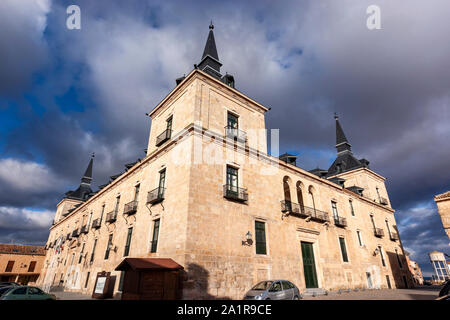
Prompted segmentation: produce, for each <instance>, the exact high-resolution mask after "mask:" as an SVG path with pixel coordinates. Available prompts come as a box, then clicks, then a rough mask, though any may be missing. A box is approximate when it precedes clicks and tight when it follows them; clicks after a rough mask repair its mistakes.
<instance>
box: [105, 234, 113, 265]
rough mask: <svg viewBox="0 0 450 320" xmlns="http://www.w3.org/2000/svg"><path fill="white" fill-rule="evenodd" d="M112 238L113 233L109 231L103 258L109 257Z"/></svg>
mask: <svg viewBox="0 0 450 320" xmlns="http://www.w3.org/2000/svg"><path fill="white" fill-rule="evenodd" d="M112 238H113V234H112V233H111V234H110V235H109V239H108V244H107V245H106V252H105V260H107V259H108V258H109V252H110V251H111V247H112Z"/></svg>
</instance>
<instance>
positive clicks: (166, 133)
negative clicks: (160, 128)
mask: <svg viewBox="0 0 450 320" xmlns="http://www.w3.org/2000/svg"><path fill="white" fill-rule="evenodd" d="M171 136H172V130H170V129H167V130H165V131H164V132H163V133H161V134H160V135H159V136H157V137H156V146H157V147H159V146H160V145H162V144H163V143H164V142H166V141H167V140H169V139H170V137H171Z"/></svg>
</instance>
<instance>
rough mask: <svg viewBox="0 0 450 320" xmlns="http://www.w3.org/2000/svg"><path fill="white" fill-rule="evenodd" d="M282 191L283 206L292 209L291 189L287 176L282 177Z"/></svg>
mask: <svg viewBox="0 0 450 320" xmlns="http://www.w3.org/2000/svg"><path fill="white" fill-rule="evenodd" d="M283 191H284V201H285V206H286V209H287V210H288V211H292V202H291V189H290V187H289V177H284V178H283Z"/></svg>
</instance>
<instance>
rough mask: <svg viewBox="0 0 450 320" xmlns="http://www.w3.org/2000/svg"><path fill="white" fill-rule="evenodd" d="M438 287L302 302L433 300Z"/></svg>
mask: <svg viewBox="0 0 450 320" xmlns="http://www.w3.org/2000/svg"><path fill="white" fill-rule="evenodd" d="M440 288H441V287H439V286H421V287H416V288H413V289H395V290H389V289H381V290H365V291H357V292H355V291H351V292H342V293H341V294H339V293H337V292H334V293H330V294H329V295H321V296H317V297H311V296H309V297H304V298H303V300H434V299H436V298H437V297H438V294H439V290H440Z"/></svg>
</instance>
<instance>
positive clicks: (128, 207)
mask: <svg viewBox="0 0 450 320" xmlns="http://www.w3.org/2000/svg"><path fill="white" fill-rule="evenodd" d="M137 205H138V202H137V201H136V200H134V201H131V202H128V203H127V204H125V206H124V209H123V214H127V215H132V214H135V213H136V210H137Z"/></svg>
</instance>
